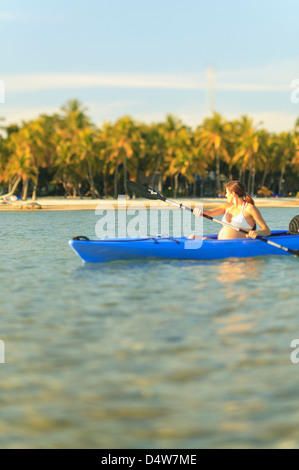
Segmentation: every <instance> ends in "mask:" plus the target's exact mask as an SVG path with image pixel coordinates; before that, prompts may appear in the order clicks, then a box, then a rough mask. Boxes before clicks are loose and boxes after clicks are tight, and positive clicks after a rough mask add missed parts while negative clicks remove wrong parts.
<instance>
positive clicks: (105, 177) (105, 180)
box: [103, 171, 108, 198]
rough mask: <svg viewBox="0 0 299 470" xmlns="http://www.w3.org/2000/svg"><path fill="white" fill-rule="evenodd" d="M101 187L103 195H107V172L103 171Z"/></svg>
mask: <svg viewBox="0 0 299 470" xmlns="http://www.w3.org/2000/svg"><path fill="white" fill-rule="evenodd" d="M103 187H104V197H106V198H107V197H108V189H107V173H106V172H105V171H104V172H103Z"/></svg>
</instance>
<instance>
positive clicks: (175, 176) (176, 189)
mask: <svg viewBox="0 0 299 470" xmlns="http://www.w3.org/2000/svg"><path fill="white" fill-rule="evenodd" d="M178 188H179V172H178V171H177V172H176V174H175V175H174V197H177V194H178Z"/></svg>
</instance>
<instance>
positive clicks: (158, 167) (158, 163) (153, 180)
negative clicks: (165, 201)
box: [151, 152, 162, 189]
mask: <svg viewBox="0 0 299 470" xmlns="http://www.w3.org/2000/svg"><path fill="white" fill-rule="evenodd" d="M161 158H162V152H159V155H158V159H157V163H156V168H155V171H154V174H153V177H152V183H151V184H152V187H153V188H154V189H155V180H156V174H157V173H158V171H159V169H160V165H161Z"/></svg>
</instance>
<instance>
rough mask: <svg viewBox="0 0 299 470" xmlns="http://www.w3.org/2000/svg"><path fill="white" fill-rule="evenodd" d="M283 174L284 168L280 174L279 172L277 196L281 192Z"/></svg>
mask: <svg viewBox="0 0 299 470" xmlns="http://www.w3.org/2000/svg"><path fill="white" fill-rule="evenodd" d="M284 172H285V167H283V168H282V169H281V172H280V178H279V186H278V194H282V191H283V176H284Z"/></svg>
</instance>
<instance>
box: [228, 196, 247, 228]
mask: <svg viewBox="0 0 299 470" xmlns="http://www.w3.org/2000/svg"><path fill="white" fill-rule="evenodd" d="M245 206H246V204H245V202H244V204H243V205H242V210H241V212H240V214H238V215H235V216H234V217H232V219H231V221H230V222H229V221H228V220H227V218H226V214H227V213H228V212H229V211H230V209H231V207H229V208H228V209H226V211H225V214H224V216H223V217H222V221H223V222H226V223H228V224H230V225H233V226H234V227H237V228H242V229H244V230H252V229H253V227H251V225H249V224H248V222H247V220H246V218H245V216H244V214H243V211H244V207H245Z"/></svg>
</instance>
